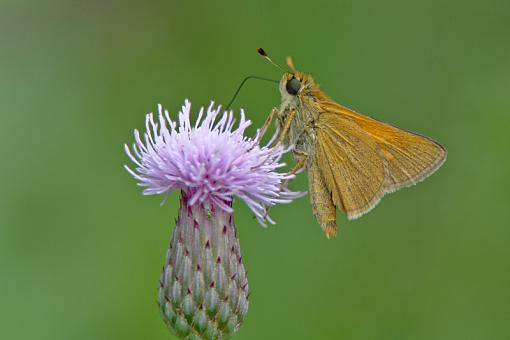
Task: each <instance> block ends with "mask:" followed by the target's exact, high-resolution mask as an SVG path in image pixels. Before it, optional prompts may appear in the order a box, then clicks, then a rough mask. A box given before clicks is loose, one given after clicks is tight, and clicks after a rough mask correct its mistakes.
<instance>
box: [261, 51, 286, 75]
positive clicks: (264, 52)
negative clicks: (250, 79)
mask: <svg viewBox="0 0 510 340" xmlns="http://www.w3.org/2000/svg"><path fill="white" fill-rule="evenodd" d="M257 52H258V53H259V54H260V55H261V56H262V58H264V59H266V60H267V61H269V62H270V63H271V64H273V65H274V66H276V67H278V68H279V69H280V70H282V71H283V72H287V71H285V70H284V69H283V68H282V67H281V66H280V65H278V64H277V63H275V62H274V61H273V60H272V59H271V58H269V56H268V55H267V53H266V51H264V49H263V48H262V47H259V48H257Z"/></svg>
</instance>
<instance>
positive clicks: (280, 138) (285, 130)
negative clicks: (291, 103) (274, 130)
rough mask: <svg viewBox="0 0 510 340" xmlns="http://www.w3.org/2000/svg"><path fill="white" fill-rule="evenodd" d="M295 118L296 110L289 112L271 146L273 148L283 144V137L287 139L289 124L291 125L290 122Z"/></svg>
mask: <svg viewBox="0 0 510 340" xmlns="http://www.w3.org/2000/svg"><path fill="white" fill-rule="evenodd" d="M295 117H296V110H292V111H290V112H289V114H288V115H287V117H286V118H285V122H284V123H283V127H282V129H281V130H280V133H279V134H278V137H277V139H276V141H275V142H274V143H273V145H272V147H273V148H275V147H277V146H280V144H282V143H283V141H284V140H285V137H287V133H288V132H289V129H290V124H292V121H293V120H294V118H295Z"/></svg>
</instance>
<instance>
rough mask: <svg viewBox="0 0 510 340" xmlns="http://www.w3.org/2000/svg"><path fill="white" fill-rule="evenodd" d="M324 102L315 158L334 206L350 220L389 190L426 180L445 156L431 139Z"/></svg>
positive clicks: (443, 150)
mask: <svg viewBox="0 0 510 340" xmlns="http://www.w3.org/2000/svg"><path fill="white" fill-rule="evenodd" d="M320 104H321V105H320V106H321V108H322V110H323V112H322V113H321V114H320V116H319V124H318V126H317V140H316V142H317V148H316V152H317V153H318V154H317V155H316V156H317V158H318V160H319V162H320V163H322V164H320V168H321V169H322V171H323V176H324V178H325V181H326V184H327V186H328V189H329V190H330V191H331V194H332V197H333V201H334V203H335V205H336V206H337V207H340V208H342V210H344V211H345V212H346V214H347V217H348V218H349V219H353V218H357V217H359V216H361V215H363V214H365V213H366V212H368V211H370V210H371V209H372V208H373V207H374V206H375V205H376V204H377V203H378V202H379V200H380V199H381V197H382V196H383V195H384V194H385V193H387V192H393V191H395V190H398V189H400V188H402V187H405V186H409V185H413V184H416V183H417V182H419V181H421V180H423V179H425V178H426V177H427V176H429V175H431V174H432V173H433V172H434V171H435V170H437V169H438V168H439V167H440V166H441V164H442V163H443V162H444V160H445V159H446V150H445V149H444V148H443V147H442V146H441V145H439V144H438V143H436V142H434V141H433V140H431V139H429V138H426V137H423V136H420V135H417V134H414V133H411V132H408V131H404V130H401V129H398V128H396V127H394V126H391V125H389V124H385V123H382V122H379V121H377V120H375V119H371V118H369V117H366V116H363V115H361V114H359V113H356V112H354V111H352V110H350V109H348V108H346V107H343V106H341V105H339V104H337V103H334V102H332V101H323V102H321V103H320Z"/></svg>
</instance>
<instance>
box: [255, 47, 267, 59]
mask: <svg viewBox="0 0 510 340" xmlns="http://www.w3.org/2000/svg"><path fill="white" fill-rule="evenodd" d="M257 52H258V53H259V54H260V55H261V56H263V57H267V53H266V51H264V49H263V48H262V47H259V48H257Z"/></svg>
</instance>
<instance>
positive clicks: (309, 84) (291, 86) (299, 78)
mask: <svg viewBox="0 0 510 340" xmlns="http://www.w3.org/2000/svg"><path fill="white" fill-rule="evenodd" d="M314 86H316V85H315V81H314V80H313V78H312V77H311V76H310V75H309V74H306V73H303V72H300V71H293V72H286V73H284V74H283V76H282V79H281V80H280V93H281V94H282V98H284V99H288V100H292V99H293V100H297V98H298V97H300V96H302V95H305V94H308V93H310V92H311V90H312V89H313V88H314Z"/></svg>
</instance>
